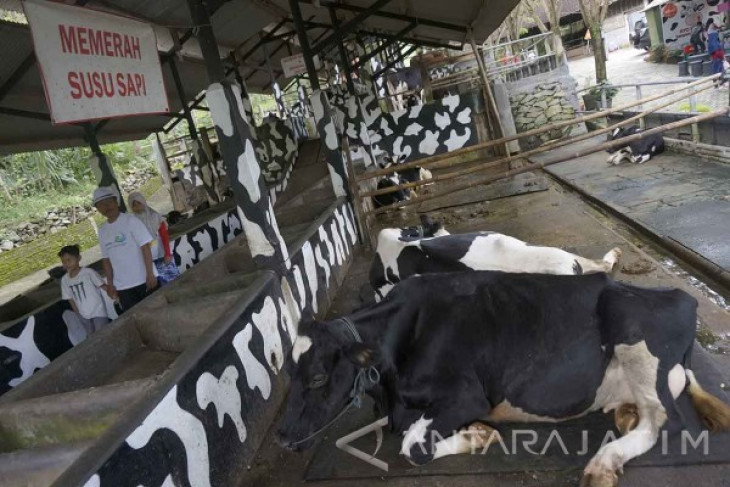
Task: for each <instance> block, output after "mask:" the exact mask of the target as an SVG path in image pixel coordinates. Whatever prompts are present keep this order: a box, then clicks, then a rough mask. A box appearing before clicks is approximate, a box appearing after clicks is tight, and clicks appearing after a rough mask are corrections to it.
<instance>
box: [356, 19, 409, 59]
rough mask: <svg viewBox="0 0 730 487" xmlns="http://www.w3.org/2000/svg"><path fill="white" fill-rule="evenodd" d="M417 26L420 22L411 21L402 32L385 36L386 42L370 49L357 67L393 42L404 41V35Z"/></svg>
mask: <svg viewBox="0 0 730 487" xmlns="http://www.w3.org/2000/svg"><path fill="white" fill-rule="evenodd" d="M417 26H418V24H416V23H415V22H411V24H410V25H408V27H406V28H405V29H402V30H401V31H400V32H398V33H397V34H395V35H394V36H392V37H391V38H385V39H386V42H384V43H383V44H381V45H380V46H379V47H377V48H375V49H373V50H372V51H370V52H369V53H367V54H366V55H364V56H363V57H361V58H360V60H359V61H358V63H357V64H356V65H355V67H356V68H360V67H362V66H364V65H365V63H366V62H368V61H370V60H371V59H372V58H374V57H375V56H377V55H378V54H380V53H381V52H383V51H385V50H386V49H387V48H388V46H390V45H391V44H392V43H393V42H397V41H402V40H403V36H405V35H406V34H407V33H409V32H410V31H412V30H413V29H415V28H416V27H417Z"/></svg>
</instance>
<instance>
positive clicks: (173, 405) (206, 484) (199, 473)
mask: <svg viewBox="0 0 730 487" xmlns="http://www.w3.org/2000/svg"><path fill="white" fill-rule="evenodd" d="M161 429H168V430H170V431H172V432H173V433H175V434H176V435H177V436H178V438H180V441H181V442H182V444H183V448H184V450H185V458H186V460H187V461H186V463H187V468H188V482H189V483H190V486H191V487H210V459H209V458H208V438H207V437H206V434H205V428H204V427H203V424H202V423H201V422H200V420H199V419H198V418H196V417H195V416H193V415H192V414H190V413H189V412H187V411H185V410H184V409H182V408H181V407H180V406H179V405H178V403H177V385H175V386H173V388H172V389H170V392H168V393H167V395H166V396H165V397H164V398H163V399H162V401H160V403H159V404H158V405H157V406H156V407H155V409H153V410H152V412H151V413H150V414H149V415H148V416H147V417H146V418H145V420H144V422H143V423H142V424H141V425H139V426H138V427H137V429H136V430H134V431H133V432H132V434H131V435H129V436H128V437H127V444H128V445H129V446H130V447H132V448H134V449H135V450H139V449H140V448H143V447H144V446H146V445H147V443H149V441H150V439H151V438H152V435H153V434H154V433H155V432H157V431H159V430H161Z"/></svg>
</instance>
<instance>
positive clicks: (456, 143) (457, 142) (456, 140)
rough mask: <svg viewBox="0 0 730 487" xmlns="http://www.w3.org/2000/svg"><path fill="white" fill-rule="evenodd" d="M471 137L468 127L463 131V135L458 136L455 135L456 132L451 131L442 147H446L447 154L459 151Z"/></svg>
mask: <svg viewBox="0 0 730 487" xmlns="http://www.w3.org/2000/svg"><path fill="white" fill-rule="evenodd" d="M470 137H471V129H470V128H469V127H466V128H465V129H464V135H458V134H457V133H456V130H451V133H450V134H449V138H448V139H446V140H445V141H444V145H446V147H448V149H449V152H451V151H453V150H456V149H461V148H462V147H464V144H466V143H467V142H468V141H469V138H470Z"/></svg>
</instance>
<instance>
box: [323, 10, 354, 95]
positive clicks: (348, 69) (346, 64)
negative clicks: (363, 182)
mask: <svg viewBox="0 0 730 487" xmlns="http://www.w3.org/2000/svg"><path fill="white" fill-rule="evenodd" d="M329 11H330V19H332V25H334V26H335V28H337V29H338V31H339V23H340V21H339V19H338V18H337V11H336V10H335V9H334V8H332V7H330V9H329ZM337 48H338V49H339V51H340V60H341V61H342V64H343V66H342V69H344V70H345V78H346V83H347V91H348V92H350V94H351V95H354V94H355V83H354V82H353V81H352V65H351V64H350V59H349V58H348V56H347V49H345V44H344V42H343V38H342V37H340V36H338V37H337Z"/></svg>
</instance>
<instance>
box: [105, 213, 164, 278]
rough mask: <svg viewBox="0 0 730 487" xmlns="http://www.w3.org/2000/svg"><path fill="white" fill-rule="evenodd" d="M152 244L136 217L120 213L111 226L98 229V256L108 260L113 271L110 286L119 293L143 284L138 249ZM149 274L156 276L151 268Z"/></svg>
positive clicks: (144, 272) (140, 258)
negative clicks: (112, 284) (111, 284)
mask: <svg viewBox="0 0 730 487" xmlns="http://www.w3.org/2000/svg"><path fill="white" fill-rule="evenodd" d="M150 242H152V235H150V232H149V231H148V230H147V228H146V227H145V226H144V223H142V222H141V221H140V220H139V219H138V218H136V217H134V216H132V215H130V214H128V213H120V214H119V217H118V218H117V219H116V221H114V223H109V222H106V223H104V224H102V225H101V226H100V227H99V246H100V247H101V255H102V256H103V257H104V258H106V259H109V261H110V262H111V264H112V269H113V270H114V287H115V288H117V290H119V291H123V290H125V289H131V288H133V287H136V286H139V285H141V284H144V283H145V282H147V271H146V270H145V265H144V257H142V250H140V247H141V246H143V245H145V244H148V243H150ZM152 271H153V272H154V273H155V275H157V271H156V270H155V266H154V265H153V266H152Z"/></svg>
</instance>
